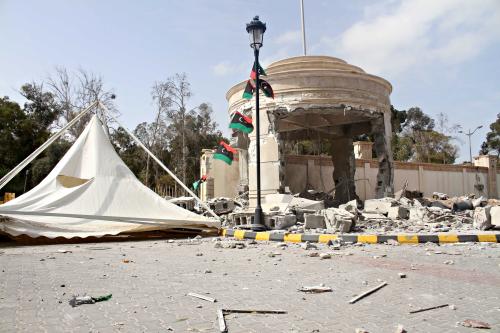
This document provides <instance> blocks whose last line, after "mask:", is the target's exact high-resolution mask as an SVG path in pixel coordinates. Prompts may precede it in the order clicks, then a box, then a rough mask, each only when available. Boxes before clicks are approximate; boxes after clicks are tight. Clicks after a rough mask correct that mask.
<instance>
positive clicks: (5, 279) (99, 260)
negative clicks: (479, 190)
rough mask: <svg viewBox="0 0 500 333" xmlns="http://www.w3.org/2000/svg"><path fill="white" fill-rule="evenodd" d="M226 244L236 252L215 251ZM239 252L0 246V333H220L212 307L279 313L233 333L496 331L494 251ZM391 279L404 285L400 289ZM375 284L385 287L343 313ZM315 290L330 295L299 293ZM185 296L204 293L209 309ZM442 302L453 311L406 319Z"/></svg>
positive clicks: (144, 245)
mask: <svg viewBox="0 0 500 333" xmlns="http://www.w3.org/2000/svg"><path fill="white" fill-rule="evenodd" d="M228 242H233V241H232V240H223V241H222V244H224V245H227V244H228ZM244 243H245V244H247V247H246V248H245V249H231V248H215V247H214V241H213V240H212V239H205V240H203V241H196V242H195V243H189V242H186V241H183V240H176V241H175V242H174V243H169V242H168V241H167V240H155V241H135V242H121V243H119V242H116V243H98V244H78V245H45V246H12V243H4V244H0V268H1V272H0V332H169V331H174V332H218V325H217V319H216V310H217V309H218V308H220V307H223V308H238V309H275V310H276V309H281V310H286V311H288V313H287V314H284V315H248V314H231V315H227V316H226V319H227V325H228V328H229V332H231V333H234V332H355V329H356V328H361V327H362V328H365V329H366V330H367V331H369V332H395V330H396V326H397V325H398V324H402V325H403V326H404V327H405V329H406V330H407V331H408V332H477V331H480V330H478V329H474V328H465V327H462V326H457V322H459V321H462V320H465V319H475V320H481V321H485V322H488V323H489V324H491V326H492V329H491V330H489V331H490V332H500V251H499V250H500V246H499V245H498V244H488V243H482V244H470V243H469V244H463V243H461V244H448V245H441V246H439V245H435V244H422V245H401V246H390V245H365V246H349V247H343V248H342V249H341V250H336V251H334V250H330V249H328V248H327V247H326V246H325V245H318V246H319V250H318V252H320V253H321V252H331V253H332V254H333V256H332V258H331V259H325V260H321V259H320V258H318V257H309V256H307V255H308V253H310V252H314V251H315V250H304V249H302V248H300V246H299V245H296V244H289V246H288V247H286V248H284V249H281V248H279V247H277V243H266V242H259V243H258V244H249V242H248V241H247V242H244ZM62 249H65V250H70V251H72V252H71V253H60V252H59V251H58V250H62ZM272 253H276V254H275V255H272ZM270 254H271V255H270ZM124 261H125V262H124ZM126 261H129V262H128V263H127V262H126ZM451 261H452V262H453V263H452V264H450V263H451ZM445 262H448V264H445ZM399 272H405V273H406V274H407V278H406V279H401V278H399V277H398V273H399ZM380 281H387V282H388V286H386V287H385V288H383V289H381V290H379V291H378V292H376V293H374V294H372V295H370V296H368V297H366V298H365V299H363V300H361V301H359V302H358V303H356V304H348V301H349V299H351V298H352V297H353V296H355V295H357V294H358V293H360V292H363V291H365V290H368V289H370V288H372V287H374V286H376V285H377V284H379V283H380ZM320 283H324V284H325V285H326V286H328V287H331V288H332V289H333V292H331V293H323V294H305V293H302V292H299V291H297V289H298V288H300V287H301V286H303V285H307V286H309V285H318V284H320ZM188 292H197V293H207V294H209V296H211V297H214V298H216V299H217V300H218V302H217V303H210V302H206V301H202V300H198V299H195V298H192V297H189V296H186V294H187V293H188ZM83 293H88V294H89V295H92V296H98V295H104V294H107V293H112V294H113V297H112V299H111V300H110V301H107V302H101V303H96V304H93V305H82V306H79V307H76V308H72V307H71V306H70V305H69V304H68V301H69V299H70V298H71V296H72V295H73V294H83ZM444 303H450V304H454V305H455V306H456V310H453V309H450V308H442V309H437V310H432V311H428V312H422V313H419V314H412V315H410V314H408V311H411V310H415V309H418V308H421V307H429V306H434V305H440V304H444Z"/></svg>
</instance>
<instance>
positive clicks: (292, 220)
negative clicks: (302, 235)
mask: <svg viewBox="0 0 500 333" xmlns="http://www.w3.org/2000/svg"><path fill="white" fill-rule="evenodd" d="M296 223H297V217H296V216H295V215H278V216H276V217H275V226H274V228H275V229H281V230H284V229H287V228H290V227H291V226H293V225H295V224H296Z"/></svg>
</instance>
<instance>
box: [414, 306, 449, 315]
mask: <svg viewBox="0 0 500 333" xmlns="http://www.w3.org/2000/svg"><path fill="white" fill-rule="evenodd" d="M447 306H449V304H443V305H438V306H432V307H430V308H423V309H418V310H414V311H410V312H408V313H409V314H412V313H419V312H424V311H429V310H434V309H440V308H445V307H447Z"/></svg>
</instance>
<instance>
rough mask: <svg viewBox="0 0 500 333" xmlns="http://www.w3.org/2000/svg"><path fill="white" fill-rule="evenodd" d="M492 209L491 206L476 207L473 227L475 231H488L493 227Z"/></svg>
mask: <svg viewBox="0 0 500 333" xmlns="http://www.w3.org/2000/svg"><path fill="white" fill-rule="evenodd" d="M490 209H491V207H490V206H486V207H476V209H474V215H473V218H474V222H473V224H472V225H473V226H474V228H475V229H478V230H486V229H489V228H491V227H492V225H491V215H490Z"/></svg>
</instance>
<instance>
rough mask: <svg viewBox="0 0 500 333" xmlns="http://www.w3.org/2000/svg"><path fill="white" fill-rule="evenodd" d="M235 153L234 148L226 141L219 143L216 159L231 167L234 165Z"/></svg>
mask: <svg viewBox="0 0 500 333" xmlns="http://www.w3.org/2000/svg"><path fill="white" fill-rule="evenodd" d="M235 153H236V150H235V149H234V148H233V147H231V146H230V145H228V144H227V143H225V142H224V141H221V142H220V143H219V146H218V147H217V150H216V151H215V154H214V158H215V159H217V160H221V161H224V162H226V163H227V164H229V165H231V163H233V159H234V154H235Z"/></svg>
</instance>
